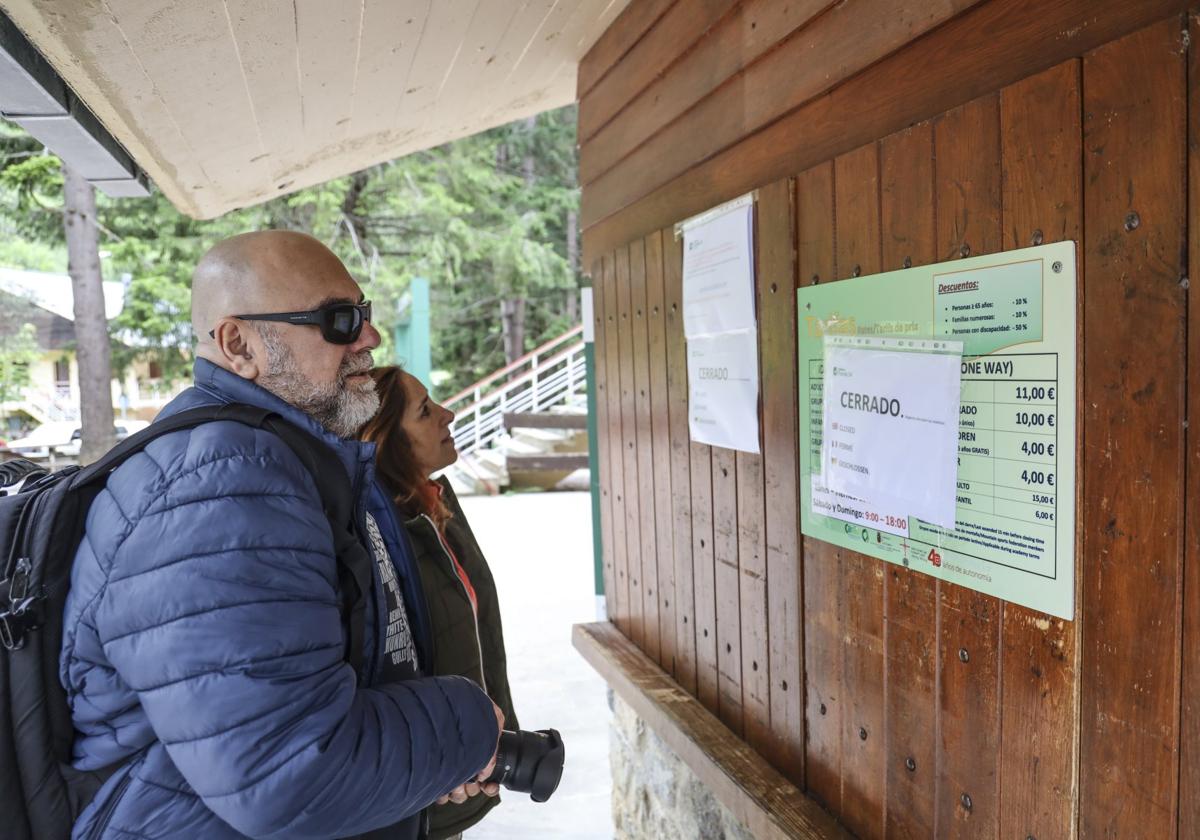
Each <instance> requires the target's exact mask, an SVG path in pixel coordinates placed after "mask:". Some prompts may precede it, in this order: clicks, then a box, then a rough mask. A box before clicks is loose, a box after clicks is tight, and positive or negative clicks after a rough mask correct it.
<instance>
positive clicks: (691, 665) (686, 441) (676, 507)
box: [662, 228, 696, 695]
mask: <svg viewBox="0 0 1200 840" xmlns="http://www.w3.org/2000/svg"><path fill="white" fill-rule="evenodd" d="M662 233H663V304H664V309H665V312H666V337H667V393H668V394H669V395H670V400H669V405H668V410H669V415H670V423H671V514H672V518H673V523H674V531H673V533H674V536H675V556H674V568H675V606H674V608H673V610H674V614H675V669H674V672H675V681H676V682H678V683H679V685H680V686H682V687H683V689H684V690H685V691H687V692H688V693H689V694H692V695H695V694H696V624H695V615H696V613H695V592H694V585H693V574H692V466H691V458H692V451H691V437H690V433H689V431H688V416H687V404H688V386H687V357H686V347H685V346H684V340H683V242H682V240H680V239H678V238H676V236H675V232H674V231H673V230H671V229H670V228H668V229H667V230H664V231H663V232H662Z"/></svg>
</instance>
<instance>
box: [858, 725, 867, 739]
mask: <svg viewBox="0 0 1200 840" xmlns="http://www.w3.org/2000/svg"><path fill="white" fill-rule="evenodd" d="M858 738H859V740H860V741H865V740H867V728H866V727H865V726H860V727H858Z"/></svg>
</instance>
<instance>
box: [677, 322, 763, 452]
mask: <svg viewBox="0 0 1200 840" xmlns="http://www.w3.org/2000/svg"><path fill="white" fill-rule="evenodd" d="M687 362H688V391H689V394H688V428H689V429H690V430H691V435H692V440H694V441H695V442H696V443H707V444H710V445H712V446H723V447H725V448H727V449H739V450H741V451H742V452H754V453H757V452H758V451H759V445H758V335H757V333H756V332H755V331H754V330H739V331H737V332H730V333H723V334H721V335H708V336H698V337H696V338H690V339H688V342H687Z"/></svg>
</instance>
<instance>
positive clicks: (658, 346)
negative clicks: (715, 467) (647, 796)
mask: <svg viewBox="0 0 1200 840" xmlns="http://www.w3.org/2000/svg"><path fill="white" fill-rule="evenodd" d="M668 235H670V234H668ZM663 271H664V267H663V233H662V231H655V232H654V233H652V234H651V235H650V236H648V237H647V238H646V281H647V284H646V306H647V308H648V309H647V311H648V313H649V321H648V324H647V327H648V330H649V336H650V398H651V412H650V414H651V426H652V428H653V436H654V521H655V533H656V536H657V543H656V544H657V549H656V552H655V557H656V559H657V562H658V592H657V597H658V627H659V630H658V637H659V651H660V655H659V658H658V662H659V664H661V665H662V667H663V670H665V671H666V672H667V673H669V674H674V673H675V521H674V518H673V516H672V513H671V493H672V490H671V415H670V409H669V408H668V406H669V404H670V397H669V395H668V393H667V387H668V386H667V366H668V360H667V315H666V311H665V310H666V306H665V304H664V282H665V278H664V276H663Z"/></svg>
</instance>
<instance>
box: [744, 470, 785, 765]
mask: <svg viewBox="0 0 1200 840" xmlns="http://www.w3.org/2000/svg"><path fill="white" fill-rule="evenodd" d="M736 469H737V510H738V519H737V542H738V599H739V602H738V611H739V613H740V616H741V617H740V625H741V626H740V627H739V628H738V631H739V639H738V647H740V649H741V656H740V659H741V666H742V670H741V679H740V682H741V688H742V696H741V705H742V734H743V736H744V737H745V738H746V741H747V742H748V743H750V744H752V745H762V746H763V747H764V749H765V748H766V746H767V744H768V743H769V741H770V734H771V680H770V674H769V671H768V669H769V668H770V659H769V653H768V649H767V640H768V636H769V635H770V631H769V628H768V625H767V557H766V554H767V548H766V528H765V526H766V499H765V497H764V495H763V459H762V455H761V454H757V455H756V454H752V453H749V452H738V453H737V456H736ZM779 632H781V633H782V632H785V628H783V627H780V628H779Z"/></svg>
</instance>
